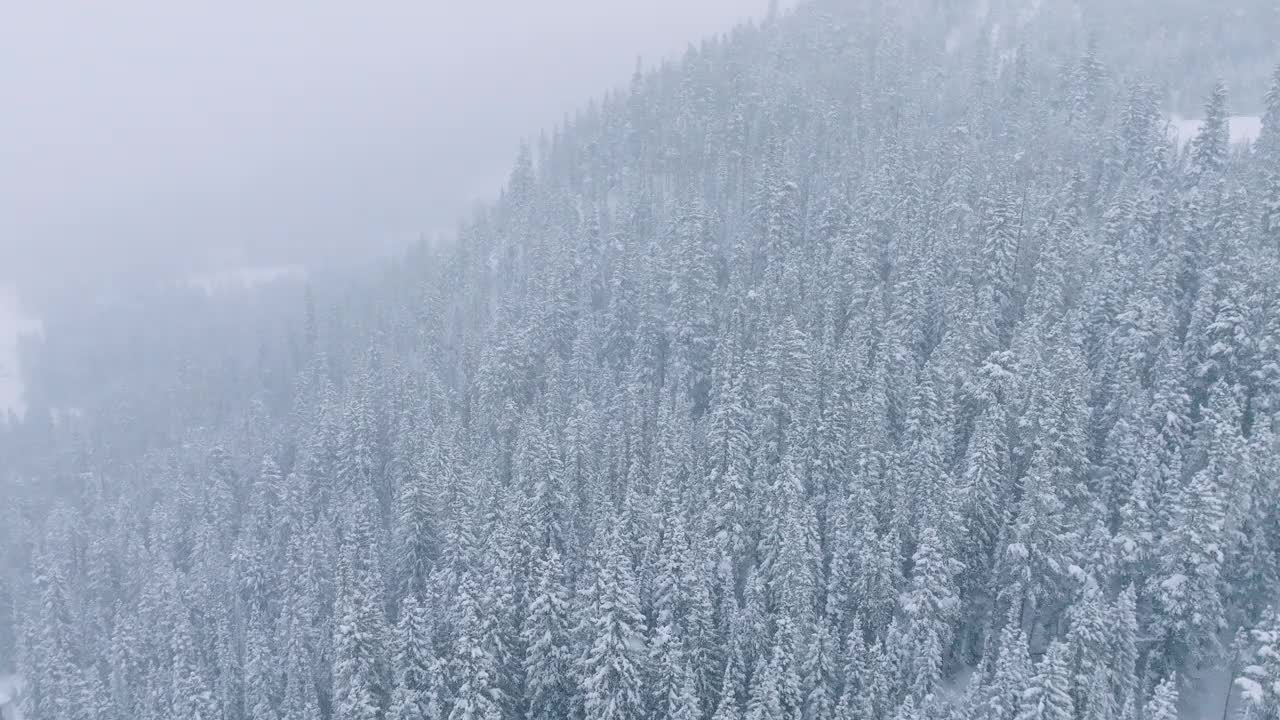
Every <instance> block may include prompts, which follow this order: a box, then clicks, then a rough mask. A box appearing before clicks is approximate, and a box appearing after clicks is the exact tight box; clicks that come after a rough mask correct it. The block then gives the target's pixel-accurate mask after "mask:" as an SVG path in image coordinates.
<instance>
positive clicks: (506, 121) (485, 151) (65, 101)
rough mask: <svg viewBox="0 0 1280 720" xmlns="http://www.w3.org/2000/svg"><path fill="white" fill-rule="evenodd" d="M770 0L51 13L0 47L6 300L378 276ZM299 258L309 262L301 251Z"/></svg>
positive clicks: (520, 0) (115, 8) (0, 258)
mask: <svg viewBox="0 0 1280 720" xmlns="http://www.w3.org/2000/svg"><path fill="white" fill-rule="evenodd" d="M766 6H767V0H644V1H643V2H640V1H637V0H538V1H537V2H531V1H529V0H462V1H456V2H455V1H453V0H449V1H447V2H446V1H445V0H371V1H370V2H353V1H348V2H338V1H335V0H266V1H265V2H261V1H259V0H218V1H216V2H215V1H214V0H195V2H178V3H175V2H171V1H169V0H119V1H118V2H110V3H103V2H97V1H95V0H50V1H49V2H33V3H14V4H12V5H11V6H10V7H9V9H8V11H7V12H6V13H5V14H4V15H5V18H4V22H3V24H2V25H0V91H3V96H4V103H3V107H4V110H3V112H0V283H3V282H6V281H8V282H20V283H22V284H25V285H27V286H28V287H31V286H33V285H42V286H44V287H49V286H52V287H55V288H59V289H64V290H65V289H69V288H73V287H76V286H78V285H80V284H82V283H84V281H86V280H88V281H101V280H103V279H107V278H117V279H118V278H124V277H129V275H128V273H131V272H132V273H137V272H143V273H149V274H151V275H156V274H165V273H173V272H176V271H182V272H185V271H187V270H188V269H194V268H201V267H207V266H209V265H211V264H212V265H228V264H241V263H257V262H294V261H297V260H300V259H306V258H307V257H318V258H324V259H332V258H333V257H334V256H335V254H336V253H338V252H343V253H346V252H360V253H363V254H372V253H376V252H379V251H381V250H382V249H385V248H387V247H389V246H394V245H398V244H401V243H403V242H405V241H407V240H409V239H412V238H413V237H415V236H417V235H419V234H421V233H423V232H433V231H439V230H444V231H451V230H452V228H453V227H454V226H455V223H456V219H457V217H458V216H459V214H460V213H462V212H463V211H465V210H466V209H467V208H468V207H470V205H471V203H473V202H474V201H475V200H476V199H478V198H484V197H489V196H492V195H493V194H494V193H495V192H496V190H497V188H498V186H499V185H500V184H501V182H502V180H503V179H504V178H505V175H506V172H507V168H508V167H509V164H510V161H511V159H512V158H513V157H514V154H515V150H516V147H517V145H518V142H519V140H520V139H521V138H522V137H526V136H529V135H531V134H532V133H535V132H536V131H537V130H538V129H540V128H543V127H547V126H549V125H552V124H554V123H555V122H556V121H557V120H559V119H560V118H561V117H562V116H563V114H564V113H565V112H567V111H572V110H573V109H575V108H577V107H579V106H581V105H582V104H583V103H584V102H585V101H586V100H587V99H589V98H592V97H596V96H598V95H600V94H601V92H603V91H604V90H605V89H607V88H608V87H611V86H617V85H619V84H621V83H624V82H626V80H627V78H628V77H629V75H630V72H631V70H632V68H633V67H634V65H635V61H636V57H637V55H642V56H643V57H644V58H645V59H646V62H649V61H653V60H656V59H658V58H660V57H662V56H671V55H675V54H678V53H679V52H680V51H682V50H683V48H684V47H685V45H686V43H687V42H688V41H690V40H696V39H698V38H701V37H702V36H704V35H707V34H711V33H716V32H720V31H722V30H727V29H728V28H729V27H730V26H731V25H732V24H733V23H734V22H735V21H737V20H740V19H743V18H745V17H747V16H749V15H759V14H761V13H762V12H763V10H764V9H765V7H766ZM304 248H305V250H304Z"/></svg>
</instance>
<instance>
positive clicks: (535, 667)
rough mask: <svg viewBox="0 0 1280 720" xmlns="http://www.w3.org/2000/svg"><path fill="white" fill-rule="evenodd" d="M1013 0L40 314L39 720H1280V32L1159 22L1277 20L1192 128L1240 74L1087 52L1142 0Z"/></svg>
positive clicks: (24, 566) (593, 113) (927, 11)
mask: <svg viewBox="0 0 1280 720" xmlns="http://www.w3.org/2000/svg"><path fill="white" fill-rule="evenodd" d="M1159 4H1160V3H1155V4H1154V5H1159ZM987 5H989V6H990V7H989V8H988V9H987V17H988V21H987V23H986V24H985V25H982V24H977V23H975V21H973V20H972V11H971V9H970V8H969V5H968V4H967V3H959V2H946V1H944V0H900V1H898V2H890V1H889V0H808V1H807V2H802V3H800V4H799V5H798V7H796V8H795V9H782V10H775V11H774V12H772V13H770V14H769V15H768V16H767V17H763V18H762V19H760V20H759V21H756V22H751V23H747V24H742V25H739V26H738V27H736V28H734V29H732V30H727V31H726V32H725V33H724V34H723V35H720V36H717V37H714V38H708V39H705V40H701V41H697V42H695V43H694V44H693V45H691V46H690V47H689V49H688V51H687V52H686V53H684V55H683V56H682V57H676V58H671V59H669V60H667V61H665V62H660V63H656V64H655V63H645V64H642V65H641V66H640V67H639V68H638V69H637V71H636V74H635V76H634V78H633V79H632V81H631V82H630V84H629V85H624V86H622V87H619V88H617V89H615V90H612V91H610V92H608V93H607V94H604V95H602V96H600V97H598V98H597V99H595V100H594V101H591V102H587V103H583V104H582V106H581V108H580V110H579V111H577V112H576V113H573V114H571V115H569V116H567V117H566V118H565V120H564V121H563V122H562V123H561V124H559V125H558V126H557V127H554V128H548V129H547V130H546V131H545V132H544V133H543V134H541V135H540V136H539V135H534V136H532V138H531V139H530V141H529V142H528V143H526V144H525V145H524V147H523V149H521V150H520V151H519V153H518V154H517V155H516V157H515V159H514V164H513V166H512V168H511V170H510V174H509V179H508V180H507V181H506V183H505V185H504V187H503V188H502V189H501V192H500V194H499V193H497V192H495V193H494V195H493V196H492V198H491V201H490V202H489V203H487V204H486V205H485V206H484V207H482V208H480V209H478V210H477V211H476V212H474V213H473V214H470V215H468V216H467V217H465V218H464V219H463V220H462V221H461V222H460V223H459V224H458V226H457V229H456V232H453V233H451V234H450V236H449V237H447V238H442V239H440V240H434V239H432V240H430V241H427V240H424V241H423V242H421V243H419V244H417V245H415V246H414V247H413V248H411V249H409V250H407V251H406V252H403V253H401V254H399V255H397V256H396V257H395V258H394V259H392V260H390V261H388V262H385V263H382V264H380V265H378V267H377V269H376V270H370V271H368V272H363V271H361V272H356V271H350V272H346V273H340V272H332V273H327V274H326V273H319V272H317V273H314V274H312V275H310V276H308V277H307V278H306V279H305V280H302V281H294V282H292V283H285V284H283V285H280V286H278V287H274V286H273V287H272V288H270V289H264V290H262V291H261V292H258V293H254V294H250V295H245V296H244V297H241V298H238V299H227V300H213V299H210V298H208V297H206V296H204V295H202V294H200V293H195V292H191V291H189V290H181V289H174V288H170V289H167V290H155V291H154V292H152V293H151V294H150V295H148V296H146V297H140V298H135V299H133V300H130V301H126V302H124V304H123V305H115V306H110V307H104V308H102V309H100V310H98V311H94V312H87V313H85V314H82V315H79V316H76V317H72V316H66V317H65V318H63V319H62V320H59V319H58V318H50V320H49V321H48V322H47V323H46V327H45V328H44V332H43V335H42V336H41V338H40V339H39V340H38V341H32V342H30V343H27V344H26V345H25V346H24V350H23V352H24V361H25V362H24V368H25V370H24V372H25V375H26V377H27V392H26V395H27V399H28V404H29V408H28V410H27V412H26V414H25V415H24V416H22V417H19V416H17V415H13V416H11V417H10V419H9V420H8V421H7V422H4V421H0V676H11V677H13V678H20V680H19V681H15V682H20V689H21V693H20V694H21V697H20V700H18V701H15V702H14V703H12V705H11V706H10V708H9V709H6V710H5V712H7V713H8V715H7V716H6V717H21V718H24V720H170V719H174V720H178V719H181V720H881V719H883V720H970V719H972V720H1176V719H1177V718H1184V719H1191V720H1201V719H1202V718H1203V719H1207V720H1219V719H1220V718H1223V717H1225V718H1228V720H1233V719H1235V718H1241V719H1243V720H1277V719H1278V718H1280V68H1277V69H1274V70H1273V69H1272V68H1275V62H1276V61H1278V60H1280V55H1277V53H1276V50H1277V48H1278V47H1280V45H1278V44H1277V40H1276V38H1277V37H1280V35H1278V34H1275V33H1274V32H1272V31H1274V30H1276V29H1277V28H1280V10H1278V9H1276V8H1275V7H1274V4H1268V3H1265V2H1261V1H1256V2H1255V1H1252V0H1239V2H1226V1H1225V0H1224V2H1222V3H1207V2H1198V3H1192V2H1182V1H1178V2H1174V1H1172V0H1171V1H1170V2H1168V3H1167V5H1168V8H1166V17H1167V18H1172V19H1170V20H1168V21H1169V22H1171V23H1172V22H1175V21H1178V20H1179V18H1181V19H1183V20H1185V21H1186V23H1189V24H1193V25H1197V26H1198V27H1205V28H1207V27H1211V24H1210V22H1209V21H1208V20H1204V19H1203V18H1205V17H1209V18H1215V19H1216V18H1219V14H1222V16H1226V15H1229V14H1230V13H1231V10H1230V9H1228V7H1227V6H1235V5H1239V6H1240V7H1243V8H1247V9H1248V10H1249V12H1254V11H1255V10H1256V11H1257V12H1258V13H1261V14H1262V15H1261V16H1262V17H1265V18H1269V20H1266V22H1263V21H1259V22H1258V23H1254V24H1251V25H1249V26H1248V27H1245V28H1242V29H1239V34H1238V35H1237V36H1235V37H1238V42H1240V43H1241V44H1247V43H1253V45H1254V46H1256V50H1257V54H1256V55H1250V56H1248V57H1250V58H1255V59H1256V58H1261V59H1260V60H1256V61H1255V60H1249V61H1241V62H1239V63H1235V64H1234V65H1233V66H1232V67H1231V71H1230V73H1229V75H1230V77H1224V78H1222V79H1221V80H1215V79H1214V78H1202V77H1200V75H1198V74H1195V73H1191V74H1189V75H1187V77H1186V82H1185V83H1183V85H1182V86H1180V87H1190V88H1191V89H1192V90H1194V93H1195V94H1194V99H1190V98H1187V97H1184V98H1183V99H1184V104H1183V107H1184V108H1187V109H1186V110H1184V111H1183V114H1184V115H1191V116H1195V117H1198V118H1201V122H1200V123H1199V124H1198V126H1197V127H1196V128H1195V131H1194V133H1193V134H1191V135H1190V136H1186V135H1181V136H1180V135H1177V134H1176V133H1173V132H1171V123H1170V113H1171V111H1170V107H1169V102H1170V100H1169V99H1170V97H1171V93H1172V92H1173V89H1172V88H1173V86H1174V85H1176V84H1177V83H1178V81H1177V80H1176V79H1175V80H1171V79H1170V78H1171V77H1173V76H1180V75H1179V74H1180V73H1182V70H1181V67H1182V66H1180V65H1178V64H1177V60H1175V59H1176V58H1184V59H1185V58H1191V59H1190V60H1185V62H1186V64H1187V66H1189V67H1195V66H1196V62H1195V57H1196V55H1195V53H1197V52H1209V49H1206V48H1205V47H1203V46H1198V47H1172V46H1169V47H1163V46H1157V47H1155V48H1154V49H1153V48H1152V47H1147V46H1142V45H1138V44H1136V41H1135V45H1133V46H1128V45H1125V44H1124V40H1125V37H1124V36H1123V35H1122V34H1118V33H1114V32H1113V33H1097V32H1091V30H1090V28H1091V27H1095V26H1096V23H1095V24H1093V25H1091V23H1090V21H1089V17H1088V13H1089V12H1092V11H1094V10H1096V11H1097V12H1099V13H1106V12H1110V13H1112V14H1114V15H1116V16H1121V15H1123V12H1122V8H1125V7H1127V8H1130V10H1131V11H1132V12H1148V13H1156V12H1157V11H1155V10H1153V9H1151V7H1152V5H1144V4H1138V3H1133V2H1116V3H1099V2H1097V1H1096V0H1092V1H1091V0H1042V2H1033V1H1032V0H1020V1H1015V0H991V2H990V3H987ZM1143 7H1147V8H1148V9H1147V10H1142V9H1141V8H1143ZM1133 8H1138V9H1137V10H1133ZM1179 13H1182V14H1181V15H1179ZM1195 13H1199V14H1195ZM1267 13H1270V15H1267ZM1251 17H1252V16H1251ZM990 18H1000V21H999V23H998V24H997V23H996V22H994V21H992V20H991V19H990ZM1187 18H1191V19H1187ZM1124 19H1125V18H1124V17H1118V19H1117V18H1112V19H1111V20H1108V22H1112V21H1114V22H1116V23H1120V22H1122V21H1123V20H1124ZM1215 21H1216V20H1215ZM1224 22H1225V21H1224ZM1267 22H1270V23H1271V24H1270V25H1269V26H1268V25H1267V24H1266V23H1267ZM965 23H970V24H975V25H976V29H975V30H974V31H972V32H958V31H957V30H956V29H955V28H957V27H958V26H962V25H964V24H965ZM1213 27H1216V26H1213ZM1267 27H1270V28H1271V31H1268V30H1266V28H1267ZM1250 31H1252V32H1253V33H1255V34H1254V35H1250V34H1249V32H1250ZM1224 32H1226V31H1224ZM1221 37H1225V36H1221ZM1180 38H1181V36H1179V35H1177V34H1176V33H1173V32H1169V33H1168V34H1167V42H1168V43H1177V42H1181V41H1182V40H1181V39H1180ZM1220 42H1224V43H1225V42H1230V41H1229V40H1226V39H1220ZM1184 50H1185V51H1186V52H1187V53H1189V54H1185V55H1184V53H1183V51H1184ZM1157 53H1161V54H1157ZM1268 53H1270V54H1269V55H1268ZM1152 59H1155V61H1154V62H1147V61H1146V60H1152ZM1264 61H1265V64H1263V63H1264ZM1255 87H1256V92H1253V91H1251V90H1249V89H1250V88H1255ZM1237 88H1239V89H1240V92H1238V93H1237ZM1179 92H1182V90H1181V89H1180V90H1179ZM1184 95H1185V93H1184ZM1238 109H1243V110H1249V111H1254V110H1256V113H1257V114H1258V115H1259V116H1260V117H1261V129H1260V132H1259V133H1258V134H1257V136H1256V137H1255V138H1250V139H1249V140H1247V141H1237V140H1236V138H1235V136H1234V134H1233V132H1232V116H1233V115H1234V114H1236V112H1237V110H1238ZM530 130H531V131H536V130H537V129H536V128H530ZM423 202H430V199H429V198H424V200H423ZM1206 678H1209V680H1206ZM1212 678H1218V680H1216V681H1212ZM1206 688H1208V689H1206Z"/></svg>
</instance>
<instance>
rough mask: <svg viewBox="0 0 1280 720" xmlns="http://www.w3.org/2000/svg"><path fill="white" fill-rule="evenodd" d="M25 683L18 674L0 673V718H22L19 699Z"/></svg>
mask: <svg viewBox="0 0 1280 720" xmlns="http://www.w3.org/2000/svg"><path fill="white" fill-rule="evenodd" d="M24 686H25V683H23V682H22V677H21V676H19V675H0V718H3V719H4V720H22V708H21V704H20V703H19V699H20V698H21V697H22V688H23V687H24Z"/></svg>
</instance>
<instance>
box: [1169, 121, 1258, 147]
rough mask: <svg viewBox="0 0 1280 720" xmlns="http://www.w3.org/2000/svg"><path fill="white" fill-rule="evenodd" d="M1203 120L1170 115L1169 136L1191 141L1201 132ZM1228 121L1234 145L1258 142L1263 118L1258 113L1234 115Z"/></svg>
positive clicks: (1183, 141) (1182, 141)
mask: <svg viewBox="0 0 1280 720" xmlns="http://www.w3.org/2000/svg"><path fill="white" fill-rule="evenodd" d="M1201 122H1202V121H1201V120H1200V119H1197V118H1184V117H1182V116H1181V115H1170V116H1169V136H1170V137H1171V138H1174V139H1176V140H1177V141H1178V142H1179V143H1180V144H1186V143H1189V142H1191V141H1192V140H1193V139H1195V136H1196V133H1198V132H1200V123H1201ZM1227 123H1228V134H1229V136H1230V139H1231V144H1232V145H1243V144H1244V143H1252V142H1256V141H1257V139H1258V135H1260V134H1261V133H1262V118H1261V117H1260V116H1258V115H1232V116H1231V117H1229V118H1227Z"/></svg>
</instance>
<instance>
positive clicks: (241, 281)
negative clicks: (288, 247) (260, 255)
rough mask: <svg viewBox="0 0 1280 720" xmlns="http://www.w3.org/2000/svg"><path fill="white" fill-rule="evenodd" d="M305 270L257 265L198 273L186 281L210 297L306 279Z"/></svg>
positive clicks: (282, 266) (293, 266)
mask: <svg viewBox="0 0 1280 720" xmlns="http://www.w3.org/2000/svg"><path fill="white" fill-rule="evenodd" d="M306 276H307V270H306V268H304V267H302V266H301V265H258V266H249V267H240V268H233V269H230V270H219V271H216V272H206V273H198V274H195V275H192V276H191V277H189V278H188V279H187V281H188V282H189V283H190V284H191V285H192V286H193V287H196V288H199V289H201V290H204V291H205V292H206V293H208V294H210V295H215V294H219V293H226V292H238V291H242V290H253V289H255V288H259V287H262V286H263V285H270V284H272V283H276V282H280V281H282V280H301V279H304V278H306Z"/></svg>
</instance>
